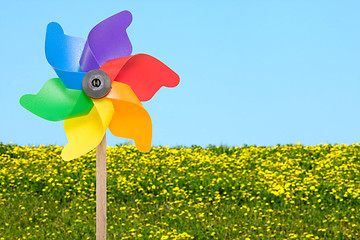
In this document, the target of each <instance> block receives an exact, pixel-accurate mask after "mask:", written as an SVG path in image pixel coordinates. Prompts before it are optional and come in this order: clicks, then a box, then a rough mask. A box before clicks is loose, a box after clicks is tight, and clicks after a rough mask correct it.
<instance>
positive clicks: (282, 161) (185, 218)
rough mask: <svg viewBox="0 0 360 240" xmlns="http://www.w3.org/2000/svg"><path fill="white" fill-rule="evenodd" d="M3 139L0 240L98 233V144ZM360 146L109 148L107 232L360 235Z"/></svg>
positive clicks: (139, 235) (114, 235)
mask: <svg viewBox="0 0 360 240" xmlns="http://www.w3.org/2000/svg"><path fill="white" fill-rule="evenodd" d="M61 150H62V148H61V147H58V146H37V147H35V146H32V147H24V146H16V145H3V144H0V239H10V240H12V239H95V151H92V152H90V153H89V154H87V155H85V156H83V157H81V158H79V159H76V160H73V161H70V162H65V161H63V160H61V159H60V153H61ZM359 159H360V146H359V145H357V144H354V145H318V146H311V147H304V146H301V145H286V146H275V147H256V146H243V147H238V148H235V147H232V148H229V147H225V146H221V147H216V146H211V145H210V146H209V147H208V148H207V149H203V148H201V147H198V146H192V147H191V148H185V147H177V148H173V149H168V148H165V147H157V148H152V150H151V151H150V152H149V153H146V154H143V153H140V152H138V151H137V150H136V149H135V148H134V147H132V146H117V147H108V149H107V164H108V166H107V186H108V187H107V190H108V199H107V203H108V207H107V224H108V236H107V237H108V239H360V212H359V206H360V175H359V170H360V160H359Z"/></svg>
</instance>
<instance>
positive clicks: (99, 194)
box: [96, 133, 106, 240]
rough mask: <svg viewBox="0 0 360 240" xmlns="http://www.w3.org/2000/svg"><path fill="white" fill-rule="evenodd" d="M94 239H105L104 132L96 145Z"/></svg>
mask: <svg viewBox="0 0 360 240" xmlns="http://www.w3.org/2000/svg"><path fill="white" fill-rule="evenodd" d="M96 240H106V133H105V134H104V137H103V139H102V140H101V142H100V144H99V145H98V146H97V147H96Z"/></svg>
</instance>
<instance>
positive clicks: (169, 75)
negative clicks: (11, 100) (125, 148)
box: [20, 11, 180, 160]
mask: <svg viewBox="0 0 360 240" xmlns="http://www.w3.org/2000/svg"><path fill="white" fill-rule="evenodd" d="M131 21H132V15H131V13H130V12H128V11H123V12H120V13H118V14H115V15H113V16H111V17H109V18H107V19H105V20H104V21H102V22H100V23H99V24H97V25H96V26H95V27H94V28H93V29H92V30H91V31H90V33H89V35H88V38H87V41H85V40H83V39H81V38H77V37H71V36H67V35H65V34H64V31H63V30H62V28H61V26H60V25H59V24H58V23H54V22H53V23H50V24H49V25H48V27H47V32H46V40H45V53H46V58H47V60H48V62H49V63H50V65H51V66H52V67H53V69H54V70H55V72H56V73H57V75H58V77H59V78H52V79H50V80H48V81H47V82H46V83H45V85H44V86H43V87H42V88H41V90H40V91H39V93H38V94H36V95H31V94H27V95H24V96H22V97H21V99H20V104H21V105H22V106H23V107H24V108H26V109H27V110H29V111H30V112H32V113H34V114H36V115H37V116H39V117H42V118H44V119H47V120H50V121H59V120H64V128H65V132H66V135H67V138H68V144H67V145H66V146H65V147H64V150H63V152H62V154H61V155H62V158H63V159H64V160H71V159H74V158H77V157H79V156H81V155H83V154H85V153H87V152H89V151H91V150H92V149H93V148H95V147H96V146H97V145H98V144H99V143H100V142H101V140H102V138H103V136H104V134H105V131H106V129H107V128H108V127H109V129H110V131H111V133H112V134H114V135H115V136H118V137H124V138H129V139H133V140H134V141H135V145H136V147H137V148H138V149H139V150H140V151H142V152H147V151H149V150H150V147H151V137H152V125H151V119H150V116H149V114H148V112H147V111H146V110H145V108H144V107H143V106H142V104H141V101H147V100H150V99H151V98H152V96H153V95H154V94H155V93H156V92H157V91H158V90H159V89H160V88H161V87H162V86H166V87H175V86H177V85H178V84H179V81H180V80H179V76H178V75H177V74H176V73H175V72H173V71H172V70H171V69H170V68H168V67H167V66H166V65H164V64H163V63H162V62H160V61H159V60H157V59H155V58H153V57H151V56H149V55H146V54H136V55H130V54H131V52H132V46H131V43H130V40H129V37H128V35H127V33H126V29H127V27H128V26H129V25H130V23H131Z"/></svg>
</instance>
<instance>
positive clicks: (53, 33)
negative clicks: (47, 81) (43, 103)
mask: <svg viewBox="0 0 360 240" xmlns="http://www.w3.org/2000/svg"><path fill="white" fill-rule="evenodd" d="M84 45H85V40H84V39H81V38H77V37H71V36H67V35H65V34H64V31H63V29H62V28H61V26H60V25H59V24H58V23H55V22H52V23H49V24H48V26H47V31H46V39H45V55H46V59H47V60H48V62H49V64H50V65H51V66H52V67H53V68H54V70H55V72H56V74H57V75H58V76H59V78H60V79H61V80H62V82H63V83H64V85H65V86H66V87H67V88H71V89H78V90H81V89H82V87H81V83H82V80H83V78H84V76H85V74H86V73H85V72H82V71H81V68H80V64H79V61H80V57H81V54H82V51H83V49H84Z"/></svg>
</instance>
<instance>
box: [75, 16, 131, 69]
mask: <svg viewBox="0 0 360 240" xmlns="http://www.w3.org/2000/svg"><path fill="white" fill-rule="evenodd" d="M131 21H132V15H131V13H130V12H129V11H122V12H119V13H117V14H115V15H113V16H111V17H109V18H107V19H105V20H104V21H102V22H100V23H99V24H97V25H96V26H95V27H94V28H93V29H91V31H90V33H89V36H88V39H87V41H86V44H85V47H84V50H83V52H82V55H81V59H80V67H81V69H82V71H84V72H88V71H90V70H93V69H99V68H100V67H101V66H102V65H103V64H104V63H105V62H106V61H108V60H110V59H114V58H119V57H124V56H128V55H131V52H132V46H131V42H130V39H129V37H128V35H127V33H126V28H127V27H128V26H129V25H130V23H131Z"/></svg>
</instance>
